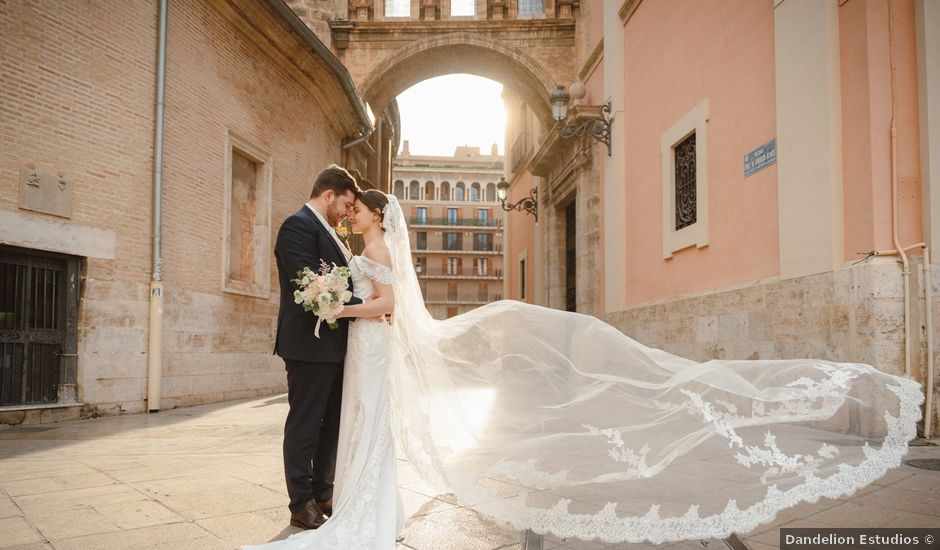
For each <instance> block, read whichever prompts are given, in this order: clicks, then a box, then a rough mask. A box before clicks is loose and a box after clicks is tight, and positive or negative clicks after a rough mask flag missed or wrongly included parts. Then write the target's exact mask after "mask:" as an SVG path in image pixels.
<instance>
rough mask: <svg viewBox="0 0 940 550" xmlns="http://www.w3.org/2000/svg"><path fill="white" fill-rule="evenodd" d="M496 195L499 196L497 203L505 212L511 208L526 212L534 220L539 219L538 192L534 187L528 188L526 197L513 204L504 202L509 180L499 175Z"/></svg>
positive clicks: (506, 197)
mask: <svg viewBox="0 0 940 550" xmlns="http://www.w3.org/2000/svg"><path fill="white" fill-rule="evenodd" d="M496 196H497V198H499V203H500V204H501V205H502V206H503V210H505V211H506V212H511V211H512V210H518V211H519V212H528V213H529V214H532V215H533V216H534V217H535V221H536V222H538V221H539V192H538V189H536V188H535V187H533V188H532V189H531V190H529V196H528V197H525V198H523V199H522V200H520V201H519V202H517V203H515V204H513V203H509V204H506V199H508V198H509V182H507V181H506V178H504V177H503V176H500V177H499V183H497V184H496Z"/></svg>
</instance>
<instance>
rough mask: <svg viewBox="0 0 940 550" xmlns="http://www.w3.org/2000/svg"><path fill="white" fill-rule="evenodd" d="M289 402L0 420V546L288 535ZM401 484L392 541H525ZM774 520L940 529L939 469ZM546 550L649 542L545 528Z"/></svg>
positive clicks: (755, 544) (417, 545) (759, 542)
mask: <svg viewBox="0 0 940 550" xmlns="http://www.w3.org/2000/svg"><path fill="white" fill-rule="evenodd" d="M286 410H287V403H286V398H285V396H273V397H267V398H255V399H249V400H242V401H235V402H227V403H219V404H214V405H206V406H201V407H192V408H184V409H175V410H170V411H164V412H161V413H159V414H151V415H128V416H118V417H108V418H98V419H93V420H82V421H75V422H62V423H59V424H44V425H38V426H17V427H11V428H6V429H3V428H0V548H4V549H6V548H22V549H48V548H55V549H56V550H71V549H95V550H99V549H101V550H105V549H110V548H134V549H140V548H165V549H167V550H170V549H172V550H186V549H197V548H198V549H202V548H212V549H216V548H220V549H231V548H237V547H239V546H240V545H243V544H257V543H261V542H266V541H269V540H272V539H275V538H282V537H286V536H288V535H290V534H291V533H293V532H294V531H295V530H294V529H293V528H291V527H289V526H288V513H287V508H286V502H287V496H286V489H285V487H284V477H283V471H282V466H281V450H280V446H281V427H282V423H283V419H284V417H285V414H286ZM915 457H933V458H940V447H937V446H931V447H912V448H911V458H915ZM399 481H400V484H401V488H402V494H403V497H404V501H405V507H406V513H407V514H408V515H409V516H410V519H409V521H408V524H407V530H406V535H405V539H404V541H403V543H401V544H399V549H400V550H404V549H409V548H410V549H415V550H495V549H500V550H521V549H522V545H521V534H520V533H519V532H516V531H514V530H512V529H510V528H507V527H505V526H503V525H501V524H499V523H497V522H494V521H492V520H488V519H486V518H484V517H481V516H479V515H478V514H476V513H474V512H472V511H470V510H467V509H466V508H463V507H461V506H459V505H458V504H457V503H455V501H454V500H453V499H452V498H450V497H448V496H447V495H434V494H433V491H431V490H430V489H429V488H428V487H427V486H425V485H424V484H423V483H422V482H421V481H420V480H419V479H418V478H417V476H416V475H415V474H414V472H413V471H412V469H411V468H410V467H409V466H408V464H407V463H405V462H404V461H402V462H401V463H400V468H399ZM781 525H786V526H788V527H791V526H817V525H830V526H842V527H858V526H868V527H876V526H905V527H936V526H938V525H940V472H930V471H926V470H919V469H915V468H911V467H910V466H904V467H902V468H901V469H899V470H896V471H894V472H892V473H890V474H889V475H888V476H887V477H886V478H884V479H882V480H881V481H879V482H878V483H877V484H876V485H873V486H871V487H868V488H867V489H865V490H863V491H860V492H859V493H858V494H856V495H854V496H852V497H851V498H846V499H840V500H825V501H822V502H819V503H817V504H812V505H809V504H807V505H803V506H800V507H798V508H795V509H793V510H791V511H788V512H786V513H784V514H783V515H782V516H781V517H780V518H778V521H777V522H775V523H774V524H771V525H767V526H765V527H763V528H761V529H760V530H758V531H757V532H755V533H750V534H747V535H746V536H744V537H743V538H744V541H745V542H746V544H747V545H748V546H750V547H751V548H754V549H766V548H774V547H777V537H778V529H779V527H780V526H781ZM707 546H708V547H709V548H722V547H724V544H723V543H722V542H721V541H707ZM702 547H703V545H702V543H700V542H698V541H690V542H687V543H682V544H674V545H662V546H657V547H655V548H670V549H674V548H690V549H691V548H702ZM544 548H545V549H546V550H564V549H600V548H632V549H639V548H647V546H645V545H619V546H618V545H604V544H600V543H597V542H585V541H571V540H567V541H561V540H557V539H552V538H550V537H549V538H546V541H545V546H544Z"/></svg>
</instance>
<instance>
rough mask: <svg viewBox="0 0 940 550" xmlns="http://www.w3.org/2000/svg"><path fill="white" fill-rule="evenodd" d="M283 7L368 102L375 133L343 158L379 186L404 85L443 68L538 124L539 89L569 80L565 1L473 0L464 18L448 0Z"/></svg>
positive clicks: (543, 102) (569, 24)
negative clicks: (481, 83) (492, 84)
mask: <svg viewBox="0 0 940 550" xmlns="http://www.w3.org/2000/svg"><path fill="white" fill-rule="evenodd" d="M288 4H289V5H290V6H291V7H292V8H293V9H294V11H295V12H296V13H297V14H298V15H299V16H300V17H301V18H302V19H303V20H304V21H305V22H306V23H307V25H308V26H309V27H310V28H311V29H313V31H314V32H315V33H316V34H317V35H318V37H319V38H320V39H321V40H322V41H323V42H324V43H326V44H327V45H329V46H330V48H331V49H332V50H333V52H334V53H335V54H336V56H337V57H338V58H339V60H340V61H341V62H342V63H343V64H344V65H345V66H346V68H347V70H348V71H349V74H350V76H351V77H352V80H353V82H354V83H355V85H356V88H357V89H358V90H359V93H360V94H361V95H362V97H363V99H365V101H366V102H368V104H369V105H370V107H371V108H372V111H373V113H374V114H375V116H376V125H375V133H374V134H373V135H372V136H370V138H369V139H368V141H367V142H366V143H367V144H368V145H365V144H363V145H362V146H360V147H356V148H351V149H352V150H350V151H349V153H350V156H349V158H347V159H346V160H347V162H348V163H349V164H350V165H353V166H359V167H360V170H361V171H362V172H363V173H364V175H366V177H367V178H368V179H369V180H371V181H372V183H373V184H375V185H376V186H377V187H380V188H382V189H389V187H388V185H389V183H390V182H389V178H390V166H391V157H392V154H391V151H392V150H395V149H397V146H398V139H399V136H398V135H397V129H398V127H399V122H398V110H397V105H396V103H395V101H394V100H395V97H396V96H397V95H398V94H399V93H401V92H403V91H404V90H406V89H408V88H409V87H411V86H412V85H414V84H417V83H419V82H421V81H423V80H426V79H429V78H433V77H436V76H442V75H446V74H453V73H468V74H474V75H478V76H482V77H486V78H489V79H492V80H495V81H497V82H500V83H502V84H503V85H504V86H505V87H506V88H507V91H508V92H509V93H511V94H512V95H513V96H515V97H518V98H521V99H522V100H523V101H525V103H526V104H527V105H528V106H529V108H530V109H531V110H532V111H533V112H534V113H535V115H536V117H537V118H538V119H539V121H540V122H541V124H542V125H543V127H545V128H548V127H550V126H551V124H552V120H551V110H550V105H549V101H548V96H549V94H550V93H551V91H552V90H553V89H554V88H555V86H556V85H557V84H562V85H567V84H569V83H571V82H572V81H573V80H575V78H576V75H575V71H576V69H575V67H574V60H575V57H576V56H575V51H574V48H575V15H576V13H575V11H574V10H576V9H577V8H576V7H573V6H576V3H572V2H569V1H563V0H545V1H543V2H523V3H520V2H516V1H512V2H507V1H496V2H494V1H492V0H476V1H475V2H472V12H473V15H469V16H452V15H451V13H452V12H454V13H457V12H460V9H462V8H464V7H465V6H463V4H460V6H461V7H458V6H457V5H456V4H458V2H454V1H453V0H436V1H428V0H422V1H420V2H418V1H404V2H402V1H392V0H349V1H334V2H323V1H322V0H288ZM465 4H466V2H465ZM468 5H469V4H468ZM393 15H394V16H393Z"/></svg>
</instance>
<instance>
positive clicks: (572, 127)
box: [548, 82, 613, 157]
mask: <svg viewBox="0 0 940 550" xmlns="http://www.w3.org/2000/svg"><path fill="white" fill-rule="evenodd" d="M571 89H572V93H573V94H574V96H575V97H576V98H581V97H584V95H585V90H584V85H583V84H581V83H580V82H576V83H574V84H572V85H571ZM548 99H549V101H550V102H551V104H552V118H554V119H555V122H556V123H558V124H561V125H562V126H561V128H560V129H559V131H558V134H559V135H560V136H561V137H563V138H565V139H571V138H573V137H575V136H579V135H581V134H583V133H584V132H585V131H590V133H591V137H592V138H594V140H595V141H599V142H600V143H603V144H604V145H606V146H607V156H608V157H609V156H611V150H610V125H611V124H612V123H613V120H611V118H610V109H611V104H610V101H608V102H607V103H605V104H603V105H599V106H593V105H578V106H576V107H575V108H574V109H575V110H576V112H575V113H574V116H573V117H572V120H570V121H566V120H567V119H568V101H569V100H570V99H571V95H569V94H568V92H566V91H565V87H564V86H562V85H560V84H558V85H556V86H555V91H553V92H552V93H551V94H549V96H548Z"/></svg>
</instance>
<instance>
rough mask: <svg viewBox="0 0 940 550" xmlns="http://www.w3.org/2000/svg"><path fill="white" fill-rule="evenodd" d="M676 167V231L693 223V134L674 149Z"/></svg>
mask: <svg viewBox="0 0 940 550" xmlns="http://www.w3.org/2000/svg"><path fill="white" fill-rule="evenodd" d="M673 150H674V151H675V167H676V174H675V177H676V180H675V181H676V231H678V230H680V229H682V228H683V227H688V226H690V225H692V224H694V223H695V221H696V218H697V216H696V214H697V206H698V204H697V202H696V196H695V183H696V182H695V132H693V133H692V134H691V135H689V137H687V138H685V139H683V140H682V141H680V142H679V143H678V144H676V146H675V147H673Z"/></svg>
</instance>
